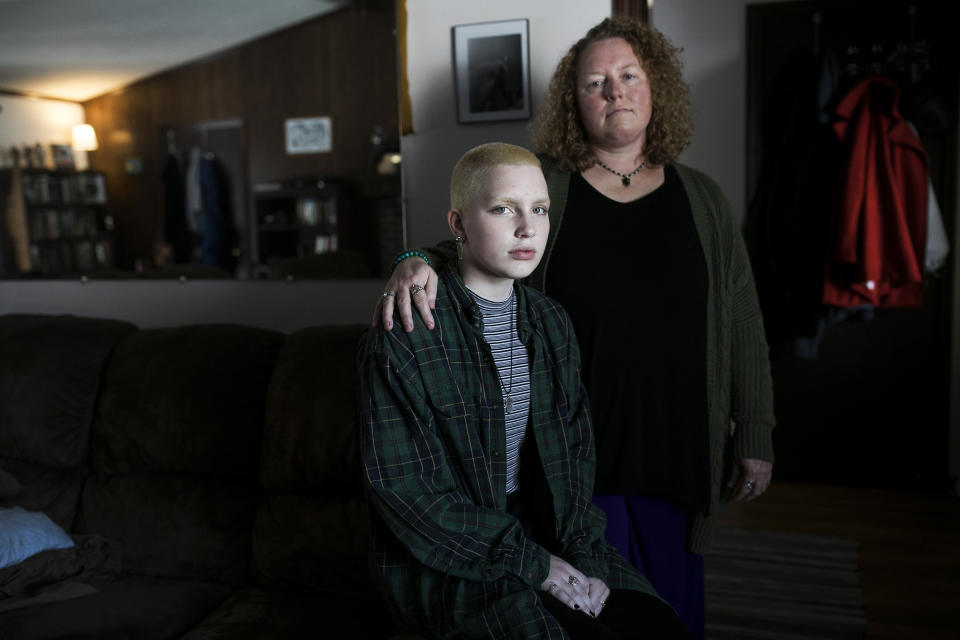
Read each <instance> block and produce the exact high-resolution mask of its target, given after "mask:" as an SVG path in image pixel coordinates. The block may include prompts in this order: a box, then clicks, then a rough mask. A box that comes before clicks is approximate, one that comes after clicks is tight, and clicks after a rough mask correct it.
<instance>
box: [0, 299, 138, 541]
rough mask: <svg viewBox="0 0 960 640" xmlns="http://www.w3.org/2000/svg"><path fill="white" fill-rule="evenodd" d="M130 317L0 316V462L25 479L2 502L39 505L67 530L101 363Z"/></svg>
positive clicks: (82, 473) (83, 467)
mask: <svg viewBox="0 0 960 640" xmlns="http://www.w3.org/2000/svg"><path fill="white" fill-rule="evenodd" d="M136 330H137V328H136V327H135V326H134V325H132V324H130V323H127V322H120V321H116V320H102V319H96V318H80V317H76V316H54V315H39V314H10V315H3V316H0V467H2V468H3V469H5V470H7V471H9V472H10V473H12V474H13V475H14V476H15V477H16V479H17V480H18V481H19V482H20V484H21V485H23V490H22V491H20V492H19V493H17V494H16V495H12V496H8V497H6V498H2V499H0V506H4V507H9V506H15V505H19V506H22V507H24V508H25V509H28V510H30V511H42V512H44V513H46V514H47V515H48V516H50V518H51V519H53V521H54V522H56V523H57V524H58V525H60V526H61V527H63V528H64V529H67V530H70V529H72V527H73V521H74V518H75V517H76V513H77V507H78V499H79V496H80V490H81V488H82V487H83V481H84V478H85V477H86V475H87V467H88V460H87V451H88V449H87V446H88V441H89V437H90V423H91V422H92V419H93V412H94V407H95V406H96V400H97V394H98V391H99V388H100V382H101V378H102V374H103V370H104V369H105V367H106V363H107V361H108V359H109V357H110V355H111V353H112V351H113V348H114V346H115V345H116V343H117V341H118V340H119V339H120V338H121V336H123V335H127V334H130V333H133V332H135V331H136Z"/></svg>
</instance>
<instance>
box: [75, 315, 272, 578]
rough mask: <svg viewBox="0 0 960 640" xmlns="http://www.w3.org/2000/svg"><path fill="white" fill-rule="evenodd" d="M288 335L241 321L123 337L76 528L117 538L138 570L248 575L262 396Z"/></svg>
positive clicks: (109, 375)
mask: <svg viewBox="0 0 960 640" xmlns="http://www.w3.org/2000/svg"><path fill="white" fill-rule="evenodd" d="M285 339H286V336H285V335H284V334H282V333H278V332H273V331H266V330H263V329H257V328H254V327H241V326H235V325H192V326H185V327H178V328H175V329H150V330H144V331H141V332H139V333H137V334H133V335H130V336H127V337H125V338H124V339H123V340H122V341H121V342H120V344H118V345H117V348H116V352H115V353H114V357H113V358H112V359H111V361H110V365H109V367H108V368H107V371H106V373H105V375H104V384H103V391H102V393H101V399H100V403H99V405H98V410H97V417H96V419H95V421H94V425H93V431H92V435H91V453H90V458H91V468H92V471H93V472H94V474H95V477H92V478H91V479H90V480H88V482H87V484H86V486H85V488H84V493H83V497H82V500H81V503H82V506H81V517H80V519H79V520H78V523H77V530H78V531H83V532H89V533H99V534H101V535H104V536H106V537H108V538H110V539H111V540H115V541H116V542H117V543H118V544H119V545H120V547H121V549H122V551H123V562H124V568H125V569H126V570H128V571H131V572H133V573H137V574H144V575H153V576H159V577H166V578H180V579H195V580H204V581H218V582H224V583H229V584H235V583H237V582H239V581H240V580H242V579H243V578H244V577H245V576H246V575H248V570H249V562H250V532H251V530H252V527H253V518H254V513H255V510H256V504H257V498H258V492H259V485H258V482H257V479H258V477H259V462H260V439H261V434H262V431H263V420H264V403H265V398H266V393H267V385H268V383H269V380H270V375H271V372H272V370H273V365H274V362H275V361H276V357H277V354H278V353H279V351H280V347H281V345H282V344H283V341H284V340H285Z"/></svg>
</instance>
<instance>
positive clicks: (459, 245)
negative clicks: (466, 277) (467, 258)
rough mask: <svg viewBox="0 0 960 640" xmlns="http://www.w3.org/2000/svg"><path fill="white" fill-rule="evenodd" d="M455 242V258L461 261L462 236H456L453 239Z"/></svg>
mask: <svg viewBox="0 0 960 640" xmlns="http://www.w3.org/2000/svg"><path fill="white" fill-rule="evenodd" d="M453 241H454V242H456V243H457V260H460V261H461V262H462V261H463V237H462V236H457V237H456V238H454V239H453Z"/></svg>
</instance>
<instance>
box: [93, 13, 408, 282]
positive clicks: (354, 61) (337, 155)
mask: <svg viewBox="0 0 960 640" xmlns="http://www.w3.org/2000/svg"><path fill="white" fill-rule="evenodd" d="M394 28H395V16H394V3H393V2H392V1H384V2H379V1H377V2H374V1H367V2H360V3H355V4H354V5H351V6H350V7H349V8H345V9H342V10H339V11H337V12H334V13H331V14H328V15H326V16H323V17H320V18H316V19H313V20H310V21H307V22H304V23H301V24H299V25H296V26H293V27H290V28H287V29H285V30H282V31H279V32H277V33H274V34H271V35H268V36H265V37H263V38H259V39H257V40H254V41H251V42H248V43H246V44H242V45H240V46H237V47H234V48H231V49H229V50H226V51H223V52H221V53H219V54H216V55H212V56H209V57H206V58H203V59H200V60H196V61H194V62H191V63H188V64H185V65H183V66H180V67H177V68H174V69H170V70H168V71H166V72H163V73H160V74H158V75H155V76H152V77H149V78H147V79H144V80H142V81H139V82H136V83H134V84H132V85H130V86H128V87H126V88H124V89H122V90H119V91H115V92H112V93H110V94H107V95H103V96H100V97H97V98H94V99H92V100H90V101H88V102H86V103H85V104H84V108H85V110H86V118H87V122H89V123H90V124H92V125H93V126H94V128H95V129H96V131H97V135H98V137H99V139H100V148H99V149H98V150H96V151H92V152H90V154H89V158H90V164H91V167H92V168H94V169H97V170H99V171H103V172H104V173H105V174H106V175H107V184H108V190H109V195H110V211H111V213H112V214H113V216H114V219H115V224H116V237H117V260H118V266H120V267H122V268H130V267H131V266H132V265H133V263H134V260H136V259H143V260H145V261H146V262H147V263H148V264H149V260H150V258H151V255H152V247H153V244H154V242H155V241H157V240H158V239H160V238H161V234H162V220H163V218H162V214H163V184H162V182H161V178H160V174H161V171H162V169H163V162H164V159H165V152H166V148H165V144H164V143H163V136H162V134H161V131H162V129H163V128H164V127H167V126H182V125H189V124H191V123H198V122H208V121H216V120H223V119H232V118H240V119H242V120H243V122H244V124H245V128H246V132H247V159H248V160H247V161H248V168H247V177H248V180H249V183H250V185H252V184H256V183H258V182H264V181H272V180H282V179H286V178H293V177H301V176H313V175H326V176H330V177H340V178H346V179H348V180H350V181H351V182H352V183H353V184H355V185H356V187H357V189H358V190H360V191H361V193H363V194H365V195H372V196H373V195H382V194H383V193H385V192H386V193H390V192H395V193H396V197H397V199H398V201H399V195H400V194H399V192H400V184H399V180H398V179H397V178H382V177H378V176H377V174H376V172H375V170H374V166H375V160H374V158H373V157H372V146H371V141H370V140H371V136H372V134H373V131H374V128H375V127H376V126H377V125H380V126H382V127H384V129H385V130H386V131H387V132H388V134H389V135H390V136H391V137H393V138H396V137H397V131H398V110H397V63H396V60H397V57H396V56H397V51H396V41H395V33H394ZM117 55H123V53H122V52H117ZM322 115H326V116H330V117H331V119H332V127H333V134H332V138H333V151H332V152H331V153H321V154H309V155H287V154H286V152H285V148H284V120H285V119H287V118H293V117H306V116H322ZM128 158H139V159H140V160H141V162H142V165H143V171H142V173H141V174H139V175H128V174H127V173H126V172H125V170H124V161H125V160H126V159H128ZM247 192H248V193H249V189H248V190H247ZM374 241H375V240H374Z"/></svg>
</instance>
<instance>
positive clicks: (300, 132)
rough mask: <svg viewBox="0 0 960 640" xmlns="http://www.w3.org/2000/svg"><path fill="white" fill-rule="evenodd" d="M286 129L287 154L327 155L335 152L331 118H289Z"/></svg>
mask: <svg viewBox="0 0 960 640" xmlns="http://www.w3.org/2000/svg"><path fill="white" fill-rule="evenodd" d="M285 129H286V142H287V153H290V154H297V153H325V152H327V151H332V150H333V139H332V135H331V126H330V118H329V116H320V117H316V118H288V119H287V120H286V123H285Z"/></svg>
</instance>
